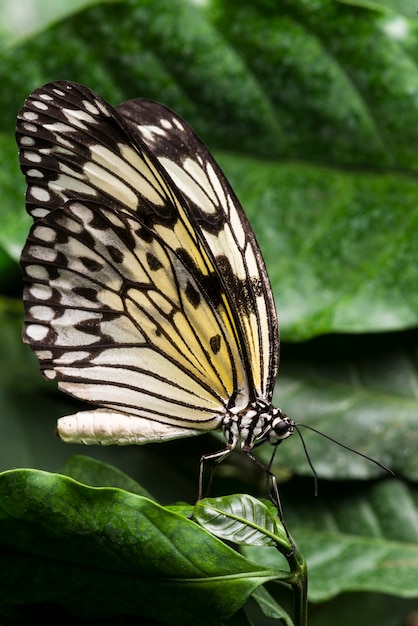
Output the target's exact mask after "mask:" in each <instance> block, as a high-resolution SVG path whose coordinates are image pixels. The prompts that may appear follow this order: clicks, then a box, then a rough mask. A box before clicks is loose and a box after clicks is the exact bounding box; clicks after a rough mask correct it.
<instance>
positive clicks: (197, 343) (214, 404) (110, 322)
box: [17, 82, 261, 443]
mask: <svg viewBox="0 0 418 626" xmlns="http://www.w3.org/2000/svg"><path fill="white" fill-rule="evenodd" d="M190 132H191V131H190ZM186 135H187V133H186ZM186 139H187V137H186ZM17 140H18V143H19V146H20V160H21V167H22V170H23V172H24V173H25V175H26V178H27V182H28V191H27V209H28V212H29V213H30V214H31V215H32V216H33V217H34V220H35V223H34V225H33V227H32V230H31V233H30V235H29V237H28V241H27V243H26V246H25V248H24V250H23V253H22V268H23V271H24V276H25V282H26V286H25V293H24V302H25V312H26V319H25V330H24V339H25V341H26V342H27V343H29V344H30V345H31V347H32V349H33V350H34V351H35V353H36V354H37V356H38V358H39V360H40V364H41V369H42V371H43V373H44V375H45V376H46V377H47V378H54V379H56V380H57V381H58V384H59V386H60V388H62V389H63V390H65V391H67V392H68V393H70V394H71V395H74V396H76V397H78V398H81V399H84V400H87V401H89V402H92V403H94V404H96V405H99V406H100V407H102V408H101V409H98V410H96V411H90V412H83V413H80V414H78V415H77V416H76V419H75V420H74V419H73V418H65V419H66V420H67V421H66V422H65V428H64V427H63V429H62V433H61V434H62V435H63V436H64V438H66V439H67V440H83V441H85V442H86V443H92V442H100V443H112V442H116V443H132V442H135V443H142V442H144V441H148V440H152V439H154V440H159V439H161V438H164V439H165V438H170V437H177V436H181V435H182V434H184V435H188V434H196V433H197V432H199V431H201V430H209V429H213V428H216V427H219V426H220V424H221V421H222V418H223V416H224V415H225V412H226V411H227V410H228V408H230V407H231V406H234V407H236V409H237V410H239V409H240V408H244V407H245V406H247V404H248V402H249V400H250V395H251V394H252V391H253V390H252V387H253V384H252V382H251V379H249V377H248V371H249V366H248V365H246V361H247V357H248V350H247V345H246V344H245V341H244V342H243V337H244V338H245V337H246V335H247V333H246V332H243V331H242V329H241V327H240V321H239V319H240V318H239V316H237V311H236V302H234V301H232V303H231V301H230V294H229V293H228V291H227V290H226V287H225V282H224V280H222V279H221V277H220V268H219V267H218V266H217V259H216V258H215V257H214V255H213V252H212V250H211V248H210V246H209V245H208V243H207V240H206V239H205V238H204V237H203V238H202V235H201V228H200V227H198V225H197V223H196V216H195V215H194V213H193V211H195V207H193V206H191V205H190V201H189V199H188V198H187V197H186V198H184V197H183V195H182V193H180V192H179V188H178V186H177V185H178V184H176V182H173V181H172V179H171V178H170V176H168V175H167V172H166V170H165V169H164V167H163V165H162V164H161V162H160V161H158V160H157V159H156V155H154V154H153V153H152V151H151V150H150V149H149V147H147V145H146V144H145V143H144V142H143V141H142V139H141V138H140V137H139V136H138V131H136V130H134V129H133V128H132V125H131V124H130V123H129V122H127V121H126V119H125V118H124V117H123V116H122V115H120V114H119V113H118V112H117V111H115V110H114V109H113V108H112V107H110V106H109V105H108V104H107V103H106V102H105V101H104V100H102V99H101V98H100V97H99V96H97V95H96V94H94V93H93V92H91V91H90V90H89V89H87V88H85V87H82V86H80V85H76V84H74V83H66V82H60V83H52V84H50V85H46V86H45V87H43V88H41V89H39V90H37V91H35V92H34V93H33V94H32V95H31V96H30V97H29V98H28V100H27V101H26V103H25V105H24V107H23V109H22V111H21V113H20V114H19V117H18V125H17ZM192 149H193V148H192ZM197 215H198V213H197ZM254 245H255V248H256V250H258V248H257V247H256V244H254ZM235 252H236V251H235V250H234V251H233V252H232V257H233V256H234V254H235ZM229 254H230V256H231V252H229ZM218 256H219V255H218ZM259 345H260V344H259ZM259 362H260V363H261V361H259ZM259 369H260V371H261V368H259ZM68 420H69V421H68ZM64 431H65V432H64Z"/></svg>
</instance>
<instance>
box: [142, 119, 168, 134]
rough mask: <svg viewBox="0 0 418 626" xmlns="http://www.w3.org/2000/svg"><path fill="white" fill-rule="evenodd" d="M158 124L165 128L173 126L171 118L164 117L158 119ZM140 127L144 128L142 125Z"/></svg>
mask: <svg viewBox="0 0 418 626" xmlns="http://www.w3.org/2000/svg"><path fill="white" fill-rule="evenodd" d="M160 124H161V126H162V127H163V128H166V129H167V130H170V129H171V128H173V124H172V123H171V120H168V119H166V118H164V117H162V118H161V119H160ZM140 128H144V127H143V126H141V127H140ZM164 134H165V135H166V134H167V133H164Z"/></svg>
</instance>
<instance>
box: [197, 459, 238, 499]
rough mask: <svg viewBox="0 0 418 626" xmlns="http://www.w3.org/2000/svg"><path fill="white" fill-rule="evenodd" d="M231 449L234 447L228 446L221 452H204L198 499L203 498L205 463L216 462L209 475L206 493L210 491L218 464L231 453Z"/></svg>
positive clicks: (200, 470) (201, 460) (201, 462)
mask: <svg viewBox="0 0 418 626" xmlns="http://www.w3.org/2000/svg"><path fill="white" fill-rule="evenodd" d="M231 450H232V448H230V447H227V448H225V449H224V450H219V452H211V453H210V454H202V456H201V457H200V469H199V495H198V497H197V499H198V500H201V499H202V498H203V471H204V467H205V463H206V462H207V461H214V464H213V466H212V471H211V473H210V477H209V482H208V486H207V489H206V494H208V493H209V492H210V488H211V485H212V481H213V477H214V475H215V471H216V468H217V466H218V463H221V461H223V460H224V459H225V458H226V457H227V456H228V454H230V452H231Z"/></svg>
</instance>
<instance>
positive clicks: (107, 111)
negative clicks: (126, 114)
mask: <svg viewBox="0 0 418 626" xmlns="http://www.w3.org/2000/svg"><path fill="white" fill-rule="evenodd" d="M93 101H94V104H95V105H96V107H97V108H98V110H99V111H100V113H102V115H104V116H105V117H112V112H111V111H110V109H109V108H108V107H107V106H106V105H105V103H104V102H101V101H99V100H97V99H96V98H94V100H93Z"/></svg>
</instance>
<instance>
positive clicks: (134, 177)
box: [119, 144, 166, 206]
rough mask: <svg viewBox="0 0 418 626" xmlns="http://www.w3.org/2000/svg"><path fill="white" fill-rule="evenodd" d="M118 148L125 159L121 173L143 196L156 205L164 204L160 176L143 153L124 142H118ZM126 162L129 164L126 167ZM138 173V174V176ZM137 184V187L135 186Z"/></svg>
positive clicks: (164, 195)
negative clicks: (140, 153)
mask: <svg viewBox="0 0 418 626" xmlns="http://www.w3.org/2000/svg"><path fill="white" fill-rule="evenodd" d="M119 150H120V152H121V155H122V157H123V159H125V163H124V167H122V169H121V172H120V173H121V175H123V176H124V177H126V180H128V181H129V182H130V184H131V185H132V186H133V187H134V188H136V189H138V191H140V193H141V194H142V195H143V196H144V198H147V199H149V200H150V201H151V202H153V203H154V204H156V205H157V206H160V205H164V202H165V200H166V193H164V191H163V188H162V180H161V176H158V177H157V174H158V172H157V171H156V170H155V167H154V166H153V165H152V164H151V163H150V161H149V160H148V159H147V158H146V157H145V155H139V154H138V152H136V150H133V149H132V148H130V147H129V146H127V145H126V144H119ZM122 163H123V161H122ZM127 163H129V164H130V165H131V166H132V167H131V166H129V167H128V165H127ZM138 173H139V176H138ZM136 185H139V187H136Z"/></svg>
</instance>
